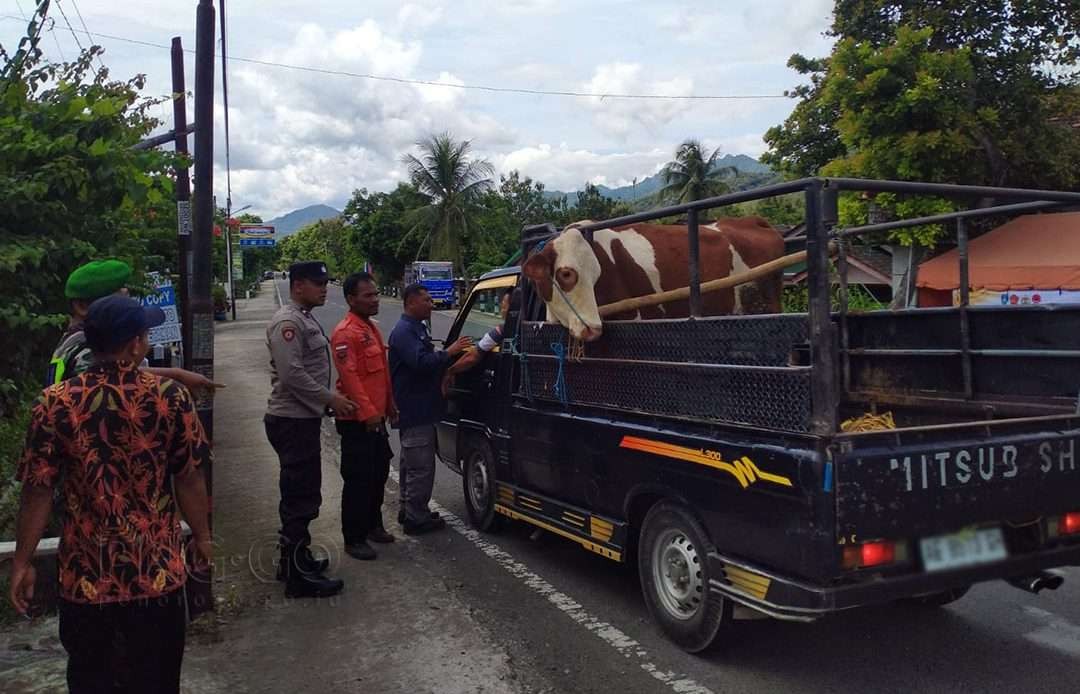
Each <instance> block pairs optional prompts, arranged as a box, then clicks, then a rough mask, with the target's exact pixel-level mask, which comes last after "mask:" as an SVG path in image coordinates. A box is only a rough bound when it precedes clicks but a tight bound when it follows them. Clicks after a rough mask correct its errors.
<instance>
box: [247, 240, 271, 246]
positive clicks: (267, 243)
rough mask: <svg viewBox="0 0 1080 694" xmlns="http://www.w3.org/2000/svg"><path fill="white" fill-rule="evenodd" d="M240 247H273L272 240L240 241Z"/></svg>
mask: <svg viewBox="0 0 1080 694" xmlns="http://www.w3.org/2000/svg"><path fill="white" fill-rule="evenodd" d="M240 245H241V246H246V247H250V246H273V245H274V239H240Z"/></svg>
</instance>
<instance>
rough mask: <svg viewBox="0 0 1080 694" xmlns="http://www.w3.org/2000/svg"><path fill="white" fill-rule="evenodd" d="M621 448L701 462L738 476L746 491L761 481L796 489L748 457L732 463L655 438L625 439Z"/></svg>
mask: <svg viewBox="0 0 1080 694" xmlns="http://www.w3.org/2000/svg"><path fill="white" fill-rule="evenodd" d="M619 447H620V448H629V449H630V450H634V451H641V452H643V453H651V454H653V455H659V456H663V457H665V458H674V459H676V460H685V461H688V462H691V463H697V464H698V465H706V466H708V467H711V468H715V469H717V470H723V471H724V472H726V473H728V474H730V475H731V476H732V477H734V478H735V479H736V480H737V481H738V482H739V486H741V487H742V488H743V489H746V488H747V487H749V486H750V485H752V484H754V483H755V482H757V481H758V480H762V481H765V482H772V483H773V484H779V485H780V486H783V487H790V486H792V484H791V480H790V479H789V478H787V477H784V476H783V475H774V474H773V473H771V472H764V471H763V470H762V469H761V468H759V467H758V466H757V465H756V464H755V463H754V461H752V460H750V459H749V458H747V457H746V456H742V457H741V458H739V459H737V460H735V461H732V462H728V461H726V460H724V459H723V456H722V455H721V454H720V453H719V452H717V451H707V450H705V449H700V448H687V447H686V446H676V445H675V444H673V443H664V442H663V441H653V440H652V439H643V438H639V437H637V436H624V437H623V438H622V441H621V442H620V443H619Z"/></svg>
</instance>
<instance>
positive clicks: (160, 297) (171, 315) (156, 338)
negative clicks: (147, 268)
mask: <svg viewBox="0 0 1080 694" xmlns="http://www.w3.org/2000/svg"><path fill="white" fill-rule="evenodd" d="M151 279H153V280H154V286H155V287H156V288H157V291H156V292H155V293H153V294H148V295H147V296H144V297H143V298H142V299H141V303H142V305H143V306H157V307H158V308H160V309H161V310H162V311H164V312H165V322H164V323H162V324H161V325H159V326H158V327H156V328H150V344H151V345H163V344H166V343H169V342H180V314H179V312H178V311H177V310H176V290H175V289H174V288H173V286H172V282H171V281H170V280H169V279H168V278H164V277H161V276H160V275H156V274H154V273H151Z"/></svg>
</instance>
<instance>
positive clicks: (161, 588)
mask: <svg viewBox="0 0 1080 694" xmlns="http://www.w3.org/2000/svg"><path fill="white" fill-rule="evenodd" d="M210 455H211V454H210V446H209V443H208V442H207V439H206V435H205V433H204V432H203V428H202V425H201V424H200V423H199V418H198V416H197V414H196V412H195V407H194V405H193V404H192V399H191V395H190V394H189V393H188V391H187V389H186V388H184V387H183V386H181V385H180V384H178V383H176V382H175V381H173V380H171V379H167V378H161V377H159V376H155V375H154V374H151V373H149V372H146V371H143V370H141V369H138V368H136V367H135V366H134V365H132V364H128V363H122V362H121V363H116V362H113V363H107V364H97V365H94V366H92V367H91V368H90V369H89V370H87V371H85V372H83V373H81V374H78V375H77V376H74V377H72V378H69V379H67V380H65V381H62V382H61V383H58V384H56V385H54V386H50V387H49V388H47V389H45V392H44V393H42V395H41V397H40V398H39V399H38V402H37V403H36V404H35V406H34V410H33V414H32V417H31V422H30V431H29V433H28V435H27V441H26V449H25V451H24V452H23V456H22V458H21V460H20V461H19V469H18V473H17V478H18V479H19V480H21V481H22V482H23V483H26V484H33V485H39V486H43V487H50V488H52V487H55V486H57V485H59V486H60V491H61V498H62V499H63V506H64V519H63V531H62V533H61V537H60V551H59V564H60V566H59V579H60V597H61V598H63V599H65V600H68V601H71V602H76V603H90V604H103V603H114V602H123V601H129V600H134V599H138V598H153V597H158V596H161V595H164V594H166V593H169V592H171V591H173V590H176V589H177V588H179V587H180V586H182V585H183V584H184V581H185V580H186V577H187V571H186V568H185V566H184V552H183V546H182V542H181V533H180V517H179V513H178V511H177V506H176V501H175V500H174V499H173V496H172V491H171V486H170V482H171V479H170V478H171V476H172V475H177V474H180V473H183V472H186V471H189V470H191V469H192V468H193V467H197V466H199V465H201V464H203V463H204V462H206V461H207V460H209V459H210Z"/></svg>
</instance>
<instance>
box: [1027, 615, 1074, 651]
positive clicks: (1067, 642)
mask: <svg viewBox="0 0 1080 694" xmlns="http://www.w3.org/2000/svg"><path fill="white" fill-rule="evenodd" d="M1024 611H1025V612H1027V613H1028V615H1030V616H1031V617H1034V618H1035V619H1038V620H1039V621H1041V622H1045V625H1044V626H1041V627H1039V628H1038V629H1035V630H1033V631H1029V632H1028V633H1026V634H1024V638H1025V639H1027V640H1028V641H1034V642H1035V643H1037V644H1040V645H1042V646H1049V647H1050V648H1053V649H1054V650H1057V651H1061V652H1063V653H1068V654H1069V655H1073V656H1080V626H1077V625H1076V624H1073V623H1072V622H1070V621H1069V620H1067V619H1065V618H1064V617H1059V616H1057V615H1056V614H1054V613H1053V612H1047V611H1046V610H1043V609H1039V608H1038V607H1031V606H1026V607H1024Z"/></svg>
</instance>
